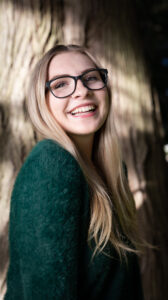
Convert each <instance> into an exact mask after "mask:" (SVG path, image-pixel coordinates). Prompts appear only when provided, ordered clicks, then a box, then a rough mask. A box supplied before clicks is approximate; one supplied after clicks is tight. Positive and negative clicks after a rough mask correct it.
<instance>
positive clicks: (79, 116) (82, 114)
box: [71, 109, 97, 118]
mask: <svg viewBox="0 0 168 300" xmlns="http://www.w3.org/2000/svg"><path fill="white" fill-rule="evenodd" d="M96 112H97V109H95V110H94V111H89V112H86V113H81V114H80V115H72V114H71V116H72V117H75V118H88V117H92V116H94V115H95V114H96Z"/></svg>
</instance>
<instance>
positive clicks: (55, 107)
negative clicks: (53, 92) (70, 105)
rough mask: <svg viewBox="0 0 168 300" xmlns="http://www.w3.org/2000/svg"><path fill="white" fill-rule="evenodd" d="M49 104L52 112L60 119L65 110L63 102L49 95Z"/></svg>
mask: <svg viewBox="0 0 168 300" xmlns="http://www.w3.org/2000/svg"><path fill="white" fill-rule="evenodd" d="M46 100H47V106H48V108H49V111H50V113H51V114H52V115H53V116H54V117H55V118H56V119H58V118H59V116H60V114H61V112H63V109H64V107H63V103H61V102H58V101H57V99H56V100H55V99H52V98H51V97H48V98H47V99H46Z"/></svg>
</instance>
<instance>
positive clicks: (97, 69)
mask: <svg viewBox="0 0 168 300" xmlns="http://www.w3.org/2000/svg"><path fill="white" fill-rule="evenodd" d="M91 71H100V75H101V72H104V78H103V82H104V86H103V87H101V88H99V89H91V88H89V87H88V86H87V85H86V83H85V82H84V80H83V76H84V75H86V74H87V73H89V72H91ZM107 74H108V70H107V69H102V68H93V69H89V70H87V71H85V72H83V73H82V74H81V75H79V76H71V75H67V76H65V75H64V76H59V77H55V78H53V79H51V80H49V81H47V82H46V88H47V89H48V90H49V91H50V92H51V93H52V94H53V96H54V97H56V98H59V99H62V98H66V97H68V96H71V95H72V94H73V93H74V92H75V90H76V85H77V81H78V80H81V82H82V84H83V85H84V86H85V87H86V88H87V89H88V90H90V91H97V90H101V89H103V88H104V87H105V86H106V85H107ZM64 77H68V78H72V79H73V80H74V81H75V86H74V90H73V92H72V93H70V94H69V95H67V96H64V97H57V96H55V94H54V93H53V91H52V88H51V86H50V85H51V83H52V82H53V81H54V80H56V79H60V78H64Z"/></svg>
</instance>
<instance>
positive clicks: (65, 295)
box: [5, 140, 88, 300]
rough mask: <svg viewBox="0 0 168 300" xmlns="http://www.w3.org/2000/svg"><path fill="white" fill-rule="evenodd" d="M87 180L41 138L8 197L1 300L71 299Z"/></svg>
mask: <svg viewBox="0 0 168 300" xmlns="http://www.w3.org/2000/svg"><path fill="white" fill-rule="evenodd" d="M87 192H88V191H87V184H86V181H85V180H84V177H83V174H82V172H81V169H80V167H79V165H78V163H77V162H76V160H75V159H74V158H73V157H72V155H71V154H70V153H68V152H67V151H65V150H64V149H63V148H61V147H60V146H58V145H57V144H56V143H54V142H52V141H50V140H45V141H42V142H40V143H39V144H38V145H37V146H36V147H35V148H34V150H33V151H32V153H31V154H30V156H29V157H28V159H27V161H26V162H25V164H24V165H23V167H22V169H21V171H20V173H19V176H18V177H17V180H16V183H15V186H14V190H13V195H12V199H11V212H10V229H9V244H10V247H9V251H10V265H9V270H8V276H7V293H6V296H5V300H9V299H10V300H38V299H39V300H51V299H52V300H54V299H56V300H71V299H73V300H75V299H77V285H78V282H77V279H78V272H79V266H78V260H79V236H80V218H81V214H82V211H81V209H82V202H83V201H85V197H86V196H87V195H86V194H87Z"/></svg>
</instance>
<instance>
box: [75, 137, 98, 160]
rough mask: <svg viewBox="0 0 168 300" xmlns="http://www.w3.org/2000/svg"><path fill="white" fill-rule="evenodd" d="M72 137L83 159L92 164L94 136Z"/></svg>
mask: <svg viewBox="0 0 168 300" xmlns="http://www.w3.org/2000/svg"><path fill="white" fill-rule="evenodd" d="M70 137H71V138H72V140H73V142H74V143H75V145H76V146H77V148H78V150H79V152H80V153H81V155H82V156H83V158H84V159H85V160H87V161H88V162H90V163H91V162H92V148H93V140H94V135H93V134H92V135H83V136H82V135H80V136H79V135H71V136H70Z"/></svg>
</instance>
